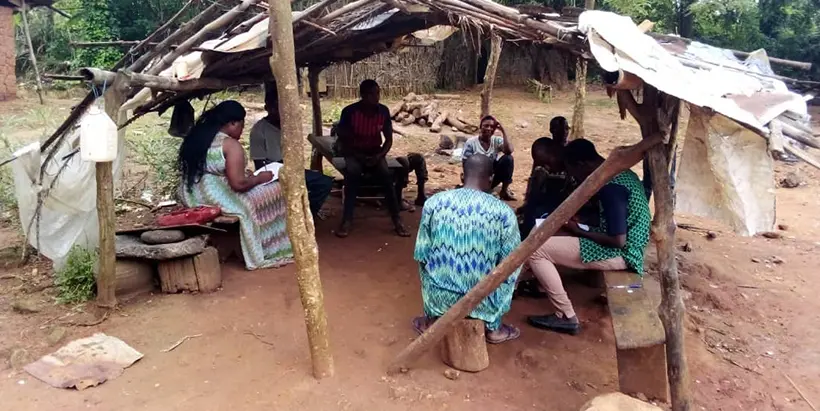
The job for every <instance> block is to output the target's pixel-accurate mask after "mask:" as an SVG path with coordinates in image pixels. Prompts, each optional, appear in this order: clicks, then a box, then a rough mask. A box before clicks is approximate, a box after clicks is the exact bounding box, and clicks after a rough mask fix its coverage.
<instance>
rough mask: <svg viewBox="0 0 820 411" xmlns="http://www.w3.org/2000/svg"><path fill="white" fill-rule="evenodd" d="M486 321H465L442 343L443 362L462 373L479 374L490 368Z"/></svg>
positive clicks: (451, 331) (459, 323) (457, 324)
mask: <svg viewBox="0 0 820 411" xmlns="http://www.w3.org/2000/svg"><path fill="white" fill-rule="evenodd" d="M484 332H485V331H484V321H481V320H473V319H463V320H460V321H457V322H456V323H455V325H454V326H453V329H452V330H450V332H449V333H448V334H447V335H446V336H445V337H444V339H443V340H442V341H441V360H442V361H444V363H445V364H447V365H449V366H450V367H453V368H455V369H457V370H460V371H466V372H479V371H481V370H484V369H486V368H487V367H489V366H490V357H489V354H488V353H487V341H486V340H485V336H484Z"/></svg>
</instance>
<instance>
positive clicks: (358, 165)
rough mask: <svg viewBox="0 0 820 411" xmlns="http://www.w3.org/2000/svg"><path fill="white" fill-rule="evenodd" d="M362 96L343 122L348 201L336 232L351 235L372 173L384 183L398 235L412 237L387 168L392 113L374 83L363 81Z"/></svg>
mask: <svg viewBox="0 0 820 411" xmlns="http://www.w3.org/2000/svg"><path fill="white" fill-rule="evenodd" d="M359 95H360V96H361V100H359V101H357V102H356V103H353V104H351V105H349V106H347V107H345V108H344V110H342V115H341V118H340V119H339V129H338V132H339V140H340V141H339V143H340V144H339V147H340V148H341V150H342V154H343V155H344V158H345V169H344V176H345V186H344V190H345V193H344V194H345V199H344V205H343V207H344V212H343V216H342V223H341V224H340V225H339V228H338V230H336V235H337V236H338V237H347V236H348V234H349V233H350V228H351V224H352V222H353V210H354V208H355V207H356V197H357V194H358V191H359V187H360V186H361V183H362V179H363V177H364V174H365V173H368V174H371V175H373V176H374V177H375V178H377V179H378V180H379V182H380V183H381V186H382V189H383V190H384V197H385V202H386V203H387V208H388V210H389V211H390V217H391V218H392V220H393V229H394V230H395V232H396V234H397V235H399V236H401V237H409V236H410V233H409V232H408V231H407V229H406V228H405V227H404V225H403V224H402V222H401V217H400V216H399V202H398V199H397V198H396V191H395V187H394V185H393V176H392V175H391V174H390V170H389V168H388V167H387V159H386V157H387V153H388V152H389V151H390V148H391V147H392V146H393V120H391V119H390V110H389V109H388V108H387V107H386V106H385V105H383V104H380V103H379V100H380V97H381V90H380V89H379V85H378V83H376V81H374V80H365V81H363V82H362V84H361V85H360V86H359ZM382 135H384V142H382Z"/></svg>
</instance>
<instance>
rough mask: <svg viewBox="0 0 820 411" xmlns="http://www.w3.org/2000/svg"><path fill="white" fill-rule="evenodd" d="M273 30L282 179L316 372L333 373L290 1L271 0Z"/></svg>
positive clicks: (273, 58) (314, 370) (272, 61)
mask: <svg viewBox="0 0 820 411" xmlns="http://www.w3.org/2000/svg"><path fill="white" fill-rule="evenodd" d="M269 6H270V9H269V10H268V12H269V13H270V27H269V32H270V34H271V36H270V37H271V39H272V41H273V54H272V55H271V58H270V66H271V71H272V73H273V76H274V78H276V88H277V90H278V91H279V112H280V115H281V117H282V154H283V157H284V162H285V166H284V167H283V173H282V184H283V187H284V189H285V199H286V200H287V207H288V219H287V220H288V221H287V225H288V235H289V236H290V241H291V244H292V245H293V254H294V258H295V259H296V269H297V280H298V283H299V293H300V295H301V299H302V307H303V308H304V311H305V325H306V327H307V335H308V343H309V344H310V356H311V359H312V361H313V376H314V377H316V378H324V377H330V376H332V375H333V357H332V356H331V352H330V341H329V338H328V330H327V317H326V316H325V306H324V295H323V293H322V282H321V279H320V278H319V250H318V247H317V245H316V237H315V230H314V227H313V217H312V216H311V214H310V205H309V203H308V197H307V188H306V186H305V173H304V166H303V164H304V157H303V156H304V141H305V140H304V138H303V135H302V121H301V118H300V117H301V116H300V112H301V110H300V108H299V95H298V92H297V87H296V70H295V68H296V56H295V53H294V49H293V21H292V20H291V19H292V14H291V8H290V2H286V1H273V2H270V3H269Z"/></svg>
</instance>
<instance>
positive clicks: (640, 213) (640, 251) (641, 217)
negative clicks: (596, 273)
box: [581, 170, 652, 275]
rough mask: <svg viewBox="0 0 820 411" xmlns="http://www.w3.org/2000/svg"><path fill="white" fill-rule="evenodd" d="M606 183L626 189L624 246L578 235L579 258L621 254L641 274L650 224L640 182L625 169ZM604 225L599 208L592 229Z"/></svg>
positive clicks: (603, 229)
mask: <svg viewBox="0 0 820 411" xmlns="http://www.w3.org/2000/svg"><path fill="white" fill-rule="evenodd" d="M607 184H618V185H621V186H623V187H625V188H626V189H627V190H628V191H629V203H628V205H627V219H626V226H627V231H626V245H624V247H623V248H621V249H618V248H612V247H605V246H602V245H600V244H598V243H596V242H594V241H592V240H589V239H586V238H581V261H583V262H584V263H590V262H594V261H604V260H609V259H611V258H615V257H623V259H624V261H625V262H626V266H627V267H628V268H629V269H630V270H632V271H634V272H636V273H638V274H641V275H643V257H644V250H645V249H646V245H647V244H648V243H649V227H650V224H651V223H652V215H651V214H650V212H649V200H647V199H646V194H645V191H644V187H643V183H641V180H640V179H639V178H638V175H637V174H635V173H634V172H632V171H630V170H627V171H624V172H622V173H621V174H618V175H617V176H615V178H613V179H612V181H610V182H609V183H607ZM599 208H601V207H599ZM606 227H607V223H606V217H605V216H604V213H603V210H601V225H600V227H597V228H594V230H595V231H599V232H603V233H605V232H606Z"/></svg>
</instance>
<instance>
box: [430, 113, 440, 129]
mask: <svg viewBox="0 0 820 411" xmlns="http://www.w3.org/2000/svg"><path fill="white" fill-rule="evenodd" d="M439 115H441V113H440V112H438V111H434V112H432V113H430V115H429V116H428V117H427V122H428V123H430V125H431V126H432V125H433V123H435V122H436V119H438V117H439Z"/></svg>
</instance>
